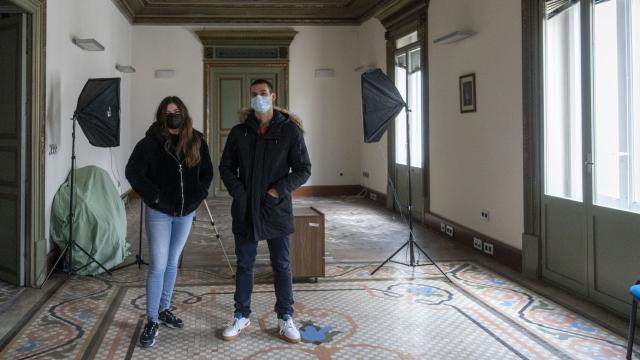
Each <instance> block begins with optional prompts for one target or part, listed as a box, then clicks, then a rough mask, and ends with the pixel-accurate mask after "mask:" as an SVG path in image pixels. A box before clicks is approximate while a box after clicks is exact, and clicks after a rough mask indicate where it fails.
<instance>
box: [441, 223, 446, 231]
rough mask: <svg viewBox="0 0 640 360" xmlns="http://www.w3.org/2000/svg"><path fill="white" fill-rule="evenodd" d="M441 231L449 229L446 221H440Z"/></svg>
mask: <svg viewBox="0 0 640 360" xmlns="http://www.w3.org/2000/svg"><path fill="white" fill-rule="evenodd" d="M440 231H442V232H446V231H447V225H445V224H444V223H440Z"/></svg>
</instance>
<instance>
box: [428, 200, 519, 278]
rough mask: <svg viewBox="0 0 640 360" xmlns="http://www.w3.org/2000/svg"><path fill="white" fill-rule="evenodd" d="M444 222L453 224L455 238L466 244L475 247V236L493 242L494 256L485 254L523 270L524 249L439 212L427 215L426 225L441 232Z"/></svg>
mask: <svg viewBox="0 0 640 360" xmlns="http://www.w3.org/2000/svg"><path fill="white" fill-rule="evenodd" d="M442 223H445V224H447V225H450V226H453V239H454V240H455V241H457V242H459V243H461V244H463V245H465V246H468V247H470V248H473V238H474V237H475V238H478V239H481V240H482V241H487V242H490V243H492V244H493V256H491V255H487V254H485V253H482V254H483V255H485V256H487V257H489V258H491V259H494V260H496V261H497V262H499V263H501V264H503V265H506V266H508V267H509V268H511V269H513V270H515V271H517V272H522V250H520V249H517V248H514V247H513V246H511V245H507V244H505V243H503V242H500V241H498V240H496V239H493V238H491V237H489V236H486V235H484V234H481V233H479V232H477V231H475V230H471V229H469V228H467V227H465V226H462V225H460V224H457V223H455V222H453V221H451V220H449V219H446V218H444V217H442V216H439V215H437V214H433V213H427V214H426V215H425V225H426V226H427V227H430V228H432V229H434V230H435V231H437V232H440V224H442ZM478 252H479V251H478Z"/></svg>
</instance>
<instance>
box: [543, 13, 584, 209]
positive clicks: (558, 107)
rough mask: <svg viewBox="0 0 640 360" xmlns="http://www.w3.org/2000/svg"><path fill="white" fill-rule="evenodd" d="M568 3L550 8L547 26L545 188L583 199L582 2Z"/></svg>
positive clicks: (545, 53) (553, 193) (549, 192)
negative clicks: (559, 10)
mask: <svg viewBox="0 0 640 360" xmlns="http://www.w3.org/2000/svg"><path fill="white" fill-rule="evenodd" d="M567 3H568V2H567ZM565 5H566V6H568V7H566V8H564V9H563V11H561V12H558V9H557V8H551V9H550V8H547V18H546V21H545V27H544V44H545V46H544V91H545V94H544V96H545V109H544V145H545V146H544V157H545V161H544V164H545V169H544V173H545V179H544V184H545V186H544V188H545V194H547V195H551V196H556V197H562V198H567V199H573V200H576V201H581V200H582V169H583V167H582V104H581V96H582V94H581V91H582V85H581V75H580V74H581V66H580V62H581V57H580V48H581V47H580V6H579V5H578V4H574V5H570V3H568V5H567V4H565Z"/></svg>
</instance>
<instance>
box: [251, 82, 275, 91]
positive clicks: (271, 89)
mask: <svg viewBox="0 0 640 360" xmlns="http://www.w3.org/2000/svg"><path fill="white" fill-rule="evenodd" d="M260 84H266V85H267V87H268V88H269V92H271V93H273V84H272V83H271V81H269V80H266V79H256V80H253V82H252V83H251V86H250V87H253V86H254V85H260Z"/></svg>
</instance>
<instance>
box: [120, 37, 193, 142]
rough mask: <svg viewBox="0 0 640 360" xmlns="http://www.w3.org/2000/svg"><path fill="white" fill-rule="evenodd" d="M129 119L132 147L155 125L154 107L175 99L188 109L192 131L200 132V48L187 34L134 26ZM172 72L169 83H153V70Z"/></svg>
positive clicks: (155, 81)
mask: <svg viewBox="0 0 640 360" xmlns="http://www.w3.org/2000/svg"><path fill="white" fill-rule="evenodd" d="M133 45H134V46H133V63H134V64H135V66H136V69H137V70H138V72H137V73H136V77H135V79H134V81H133V94H132V103H133V104H134V105H133V109H132V118H133V134H132V136H133V141H134V144H135V143H136V142H137V141H139V140H140V139H142V138H143V137H144V134H145V132H146V131H147V129H148V128H149V126H150V125H151V123H153V122H154V121H155V114H156V110H157V108H158V104H160V102H161V101H162V99H164V98H165V97H167V96H170V95H175V96H178V97H179V98H180V99H182V101H183V102H184V103H185V105H186V106H187V108H188V109H189V114H190V115H191V118H192V119H193V127H194V128H195V129H198V130H200V131H202V129H203V122H202V121H203V120H202V116H203V106H204V105H203V94H204V92H203V82H202V81H203V80H202V79H203V76H204V73H203V63H202V44H201V43H200V40H198V37H197V36H196V35H195V34H194V33H193V32H191V31H187V30H185V29H184V28H182V27H171V26H134V28H133ZM159 69H174V70H175V75H174V77H173V78H170V79H156V78H155V76H154V72H155V70H159Z"/></svg>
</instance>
